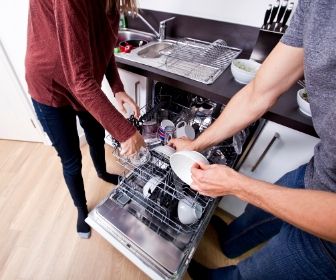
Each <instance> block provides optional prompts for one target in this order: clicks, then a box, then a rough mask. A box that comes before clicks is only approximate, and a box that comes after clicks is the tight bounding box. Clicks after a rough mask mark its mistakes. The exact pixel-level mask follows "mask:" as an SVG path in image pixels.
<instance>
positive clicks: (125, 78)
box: [102, 69, 148, 144]
mask: <svg viewBox="0 0 336 280" xmlns="http://www.w3.org/2000/svg"><path fill="white" fill-rule="evenodd" d="M118 71H119V75H120V79H121V81H122V82H123V84H124V88H125V92H126V93H127V94H128V95H129V96H130V97H132V98H133V100H134V101H136V103H137V104H138V106H139V107H140V109H141V108H143V107H145V105H146V104H147V80H148V79H147V78H146V77H144V76H140V75H137V74H134V73H131V72H128V71H125V70H123V69H118ZM102 90H103V91H104V93H105V94H106V96H107V98H108V99H109V100H110V101H111V103H112V104H113V105H114V106H115V107H116V108H118V107H117V101H116V99H115V98H114V96H113V93H112V90H111V87H110V85H109V83H108V81H107V80H106V78H105V77H104V80H103V83H102ZM127 109H128V110H127V114H126V115H125V117H126V118H128V117H129V116H130V115H131V114H132V111H131V109H130V108H129V107H128V108H127ZM142 113H143V111H142ZM106 134H108V133H107V132H106ZM105 142H106V143H107V144H111V139H110V138H109V137H106V138H105Z"/></svg>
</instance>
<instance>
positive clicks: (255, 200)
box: [191, 164, 336, 242]
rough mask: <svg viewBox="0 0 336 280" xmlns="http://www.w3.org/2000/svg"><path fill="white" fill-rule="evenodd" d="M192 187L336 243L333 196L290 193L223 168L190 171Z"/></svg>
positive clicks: (205, 166) (196, 168)
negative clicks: (247, 205) (239, 201)
mask: <svg viewBox="0 0 336 280" xmlns="http://www.w3.org/2000/svg"><path fill="white" fill-rule="evenodd" d="M192 179H193V184H192V185H191V187H192V188H193V189H195V190H197V191H198V192H200V193H201V194H203V195H208V196H215V197H216V196H223V195H228V194H230V195H235V196H237V197H239V198H240V199H242V200H245V201H247V202H249V203H251V204H253V205H255V206H257V207H259V208H262V209H264V210H265V211H267V212H269V213H271V214H273V215H274V216H276V217H279V218H280V219H281V220H283V221H285V222H287V223H289V224H292V225H294V226H296V227H298V228H300V229H302V230H304V231H307V232H309V233H311V234H313V235H316V236H318V237H320V238H323V239H326V240H329V241H331V242H336V218H335V217H336V194H335V193H332V192H326V191H316V190H308V189H291V188H286V187H280V186H277V185H273V184H270V183H266V182H263V181H259V180H256V179H252V178H249V177H247V176H245V175H242V174H240V173H238V172H236V171H234V170H233V169H231V168H229V167H226V166H224V165H202V164H201V166H199V167H194V168H193V169H192Z"/></svg>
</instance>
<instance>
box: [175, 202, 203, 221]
mask: <svg viewBox="0 0 336 280" xmlns="http://www.w3.org/2000/svg"><path fill="white" fill-rule="evenodd" d="M202 214H203V208H202V206H201V205H200V204H199V203H197V202H194V201H193V199H192V198H191V197H187V198H183V199H181V200H180V201H179V203H178V205H177V216H178V218H179V220H180V222H181V223H182V224H185V225H189V224H193V223H195V222H196V221H198V220H199V219H200V218H201V217H202Z"/></svg>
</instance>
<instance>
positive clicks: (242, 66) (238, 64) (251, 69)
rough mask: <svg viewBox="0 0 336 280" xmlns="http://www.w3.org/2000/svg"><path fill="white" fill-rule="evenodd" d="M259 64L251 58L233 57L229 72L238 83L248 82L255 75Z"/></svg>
mask: <svg viewBox="0 0 336 280" xmlns="http://www.w3.org/2000/svg"><path fill="white" fill-rule="evenodd" d="M260 65H261V64H260V63H258V62H256V61H254V60H252V59H234V60H233V61H232V63H231V72H232V75H233V77H234V78H235V80H236V81H237V82H238V83H241V84H248V83H249V82H250V81H252V80H253V79H254V77H255V76H256V74H257V71H258V69H259V67H260Z"/></svg>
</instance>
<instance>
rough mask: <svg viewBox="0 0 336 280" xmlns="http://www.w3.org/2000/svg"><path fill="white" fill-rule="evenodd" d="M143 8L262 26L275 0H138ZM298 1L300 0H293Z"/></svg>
mask: <svg viewBox="0 0 336 280" xmlns="http://www.w3.org/2000/svg"><path fill="white" fill-rule="evenodd" d="M138 1H139V7H140V8H143V9H149V10H155V11H161V12H171V13H175V14H183V15H188V16H195V17H201V18H207V19H213V20H218V21H226V22H233V23H238V24H243V25H250V26H255V27H260V26H261V25H262V23H263V20H264V14H265V10H266V9H267V7H268V4H270V3H272V4H274V3H275V0H208V1H203V0H161V1H158V0H138ZM292 1H293V2H295V3H296V2H297V1H298V0H292Z"/></svg>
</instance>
